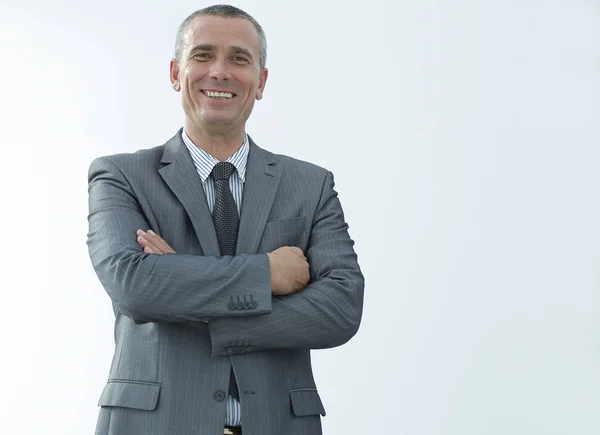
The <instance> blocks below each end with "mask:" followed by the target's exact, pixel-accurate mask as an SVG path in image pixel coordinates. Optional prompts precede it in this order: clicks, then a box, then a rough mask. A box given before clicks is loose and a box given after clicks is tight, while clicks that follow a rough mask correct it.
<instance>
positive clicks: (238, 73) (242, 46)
mask: <svg viewBox="0 0 600 435" xmlns="http://www.w3.org/2000/svg"><path fill="white" fill-rule="evenodd" d="M267 74H268V71H267V70H266V69H263V70H261V69H260V65H259V40H258V34H257V32H256V29H255V28H254V26H253V25H252V23H250V22H249V21H247V20H245V19H242V18H228V17H216V16H200V17H198V18H196V19H195V20H194V21H192V23H190V26H189V28H188V31H187V35H186V36H185V38H184V47H183V52H182V56H181V60H180V62H179V63H177V62H176V61H174V60H173V61H171V83H172V84H173V88H174V89H175V90H176V91H178V92H179V91H181V93H182V96H181V98H182V104H183V110H184V111H185V114H186V117H187V118H188V121H189V122H190V123H191V125H192V126H193V127H195V128H199V129H202V130H204V131H207V132H214V133H233V132H236V130H239V129H241V131H243V129H244V126H245V123H246V120H247V119H248V117H249V116H250V113H251V112H252V108H253V107H254V101H255V100H260V99H261V98H262V93H263V90H264V88H265V83H266V81H267Z"/></svg>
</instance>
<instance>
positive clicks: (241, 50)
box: [190, 44, 254, 60]
mask: <svg viewBox="0 0 600 435" xmlns="http://www.w3.org/2000/svg"><path fill="white" fill-rule="evenodd" d="M215 49H216V47H215V45H213V44H198V45H196V46H194V47H193V48H192V49H191V50H190V55H192V54H193V53H195V52H196V51H215ZM230 49H231V50H232V51H233V52H234V53H235V54H243V55H245V56H248V58H250V60H254V56H252V53H250V52H249V51H248V50H247V49H245V48H244V47H240V46H238V45H234V46H232V47H230Z"/></svg>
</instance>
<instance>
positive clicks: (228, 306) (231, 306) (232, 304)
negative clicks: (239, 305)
mask: <svg viewBox="0 0 600 435" xmlns="http://www.w3.org/2000/svg"><path fill="white" fill-rule="evenodd" d="M227 308H229V311H235V303H233V302H229V303H228V304H227Z"/></svg>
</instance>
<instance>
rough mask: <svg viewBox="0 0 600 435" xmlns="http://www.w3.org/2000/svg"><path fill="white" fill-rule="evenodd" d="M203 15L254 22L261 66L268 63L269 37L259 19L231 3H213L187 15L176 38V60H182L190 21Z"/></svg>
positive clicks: (263, 66) (262, 67)
mask: <svg viewBox="0 0 600 435" xmlns="http://www.w3.org/2000/svg"><path fill="white" fill-rule="evenodd" d="M202 15H211V16H215V17H228V18H243V19H245V20H248V21H250V22H251V23H252V25H253V26H254V28H255V29H256V33H258V42H259V46H260V47H259V48H260V55H259V56H260V57H259V64H260V68H261V69H264V68H265V66H266V64H267V38H266V37H265V32H264V31H263V29H262V27H261V26H260V24H258V21H256V20H255V19H254V18H253V17H252V16H251V15H250V14H248V13H247V12H244V11H243V10H241V9H239V8H236V7H235V6H231V5H213V6H208V7H206V8H204V9H200V10H197V11H196V12H194V13H192V14H191V15H190V16H189V17H187V18H186V19H185V20H183V22H182V23H181V25H180V26H179V30H177V37H176V39H175V61H177V63H179V62H181V56H182V54H183V45H184V43H183V39H184V36H185V32H187V30H188V27H189V26H190V23H191V22H192V21H193V20H194V19H195V18H197V17H200V16H202Z"/></svg>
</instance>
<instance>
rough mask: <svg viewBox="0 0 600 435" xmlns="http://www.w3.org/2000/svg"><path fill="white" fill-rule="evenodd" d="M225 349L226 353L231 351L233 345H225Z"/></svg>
mask: <svg viewBox="0 0 600 435" xmlns="http://www.w3.org/2000/svg"><path fill="white" fill-rule="evenodd" d="M225 351H226V352H227V353H233V347H231V346H227V347H226V348H225Z"/></svg>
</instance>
